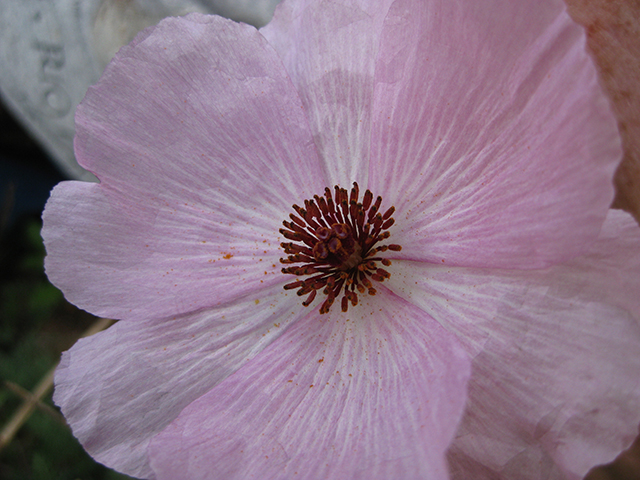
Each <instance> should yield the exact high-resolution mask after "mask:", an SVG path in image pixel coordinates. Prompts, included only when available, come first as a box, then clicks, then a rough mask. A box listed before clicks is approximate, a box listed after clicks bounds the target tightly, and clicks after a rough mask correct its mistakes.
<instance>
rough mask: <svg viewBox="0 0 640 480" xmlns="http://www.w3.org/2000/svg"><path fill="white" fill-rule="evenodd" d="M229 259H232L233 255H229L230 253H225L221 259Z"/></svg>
mask: <svg viewBox="0 0 640 480" xmlns="http://www.w3.org/2000/svg"><path fill="white" fill-rule="evenodd" d="M231 257H233V255H231V254H230V253H227V254H226V255H224V256H223V257H222V258H225V259H227V260H229V259H230V258H231Z"/></svg>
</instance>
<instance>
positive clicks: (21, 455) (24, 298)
mask: <svg viewBox="0 0 640 480" xmlns="http://www.w3.org/2000/svg"><path fill="white" fill-rule="evenodd" d="M278 1H279V0H199V1H198V0H32V1H29V2H24V1H22V0H0V99H1V102H0V480H50V479H60V480H66V479H69V480H76V479H81V480H94V479H95V480H102V479H104V480H116V479H127V478H129V477H127V476H124V475H120V474H118V473H115V472H113V471H111V470H109V469H106V468H104V467H103V466H101V465H99V464H97V463H95V462H94V461H93V460H92V459H91V458H90V457H89V456H88V455H87V454H86V453H85V452H84V450H83V449H82V447H81V446H80V445H79V444H78V443H77V441H76V440H75V438H74V437H73V435H72V434H71V432H70V430H69V428H68V426H67V425H66V423H65V420H64V418H63V417H62V415H61V414H60V413H59V411H58V409H57V407H55V405H54V404H53V402H52V400H51V391H52V374H53V369H54V368H55V365H56V364H57V362H58V360H59V357H60V353H61V352H62V351H63V350H66V349H68V348H69V347H71V345H73V343H75V341H76V340H77V339H78V338H79V337H81V336H83V335H88V334H92V333H95V332H96V331H99V330H100V329H103V328H106V327H108V326H109V325H110V324H111V322H110V321H109V320H105V319H98V318H95V317H93V316H92V315H90V314H88V313H87V312H84V311H82V310H79V309H77V308H76V307H74V306H73V305H71V304H69V303H68V302H66V301H65V300H64V298H63V296H62V294H61V293H60V291H59V290H58V289H57V288H55V287H54V286H53V285H51V284H50V283H49V282H48V280H47V277H46V275H45V274H44V268H43V260H44V255H45V251H44V246H43V244H42V239H41V238H40V229H41V227H42V222H41V219H40V216H41V213H42V209H43V207H44V204H45V202H46V200H47V198H48V196H49V192H50V190H51V188H52V187H53V186H54V185H55V184H56V183H58V182H60V181H62V180H65V179H82V180H87V181H93V180H95V179H94V178H93V176H92V175H91V174H89V173H88V172H86V171H84V170H83V169H82V168H81V167H79V166H78V165H77V163H76V162H75V159H74V156H73V145H72V140H73V134H74V133H73V132H74V128H73V114H74V111H75V107H76V106H77V104H78V102H79V101H80V100H81V99H82V97H83V96H84V93H85V91H86V89H87V88H88V86H89V85H91V84H93V83H95V82H96V81H97V80H98V78H99V77H100V74H101V72H102V69H103V68H104V67H105V66H106V64H107V63H108V62H109V60H110V59H111V57H112V56H113V55H114V54H115V52H116V51H117V50H118V48H120V47H121V46H122V45H125V44H126V43H128V42H129V41H130V40H131V39H132V38H133V37H134V36H135V34H136V33H137V32H138V31H139V30H140V29H142V28H145V27H147V26H150V25H154V24H155V23H157V22H158V21H159V20H160V19H161V18H163V17H165V16H169V15H183V14H186V13H189V12H194V11H199V12H203V13H217V14H221V15H224V16H227V17H229V18H233V19H234V20H238V21H245V22H247V23H251V24H254V25H256V26H261V25H264V24H266V23H267V22H268V21H269V19H270V18H271V15H272V13H273V10H274V8H275V5H276V4H277V3H278ZM567 3H568V5H569V10H570V13H571V14H572V15H573V17H574V19H576V21H578V22H579V23H582V24H583V25H585V27H586V28H587V32H588V34H589V41H590V47H591V48H592V50H593V53H594V56H595V58H596V61H597V62H598V64H599V66H600V69H601V76H602V80H603V84H604V86H605V88H606V89H607V90H608V92H609V94H610V96H611V97H612V98H613V99H614V108H615V109H616V115H617V116H618V118H619V120H620V124H621V131H622V133H623V141H624V142H625V162H624V164H623V167H622V168H621V172H619V174H618V178H617V183H618V197H617V199H616V205H617V206H619V207H621V208H625V209H626V210H629V211H631V212H633V213H634V214H635V215H636V218H639V217H640V215H639V212H640V208H639V205H640V201H638V199H640V195H638V192H639V191H640V188H638V182H639V181H640V174H638V172H639V171H640V168H638V164H639V163H638V151H640V149H639V148H637V146H636V140H637V139H640V131H639V130H640V120H639V119H640V113H639V112H640V88H639V86H638V85H639V83H640V80H639V79H640V27H639V25H640V20H639V19H640V5H639V2H637V1H636V0H607V1H606V2H605V1H604V0H568V1H567ZM612 6H614V7H615V6H617V10H616V12H617V13H616V12H613V13H612V12H611V7H612ZM603 9H605V10H606V12H605V13H603V12H604V10H603ZM616 15H617V16H616ZM629 18H631V20H632V21H631V23H629V21H628V20H629ZM625 22H626V23H625ZM634 22H635V23H634ZM596 24H597V25H598V28H595V27H594V26H593V25H596ZM625 28H626V29H627V30H626V31H625V30H624V29H625ZM621 29H622V30H621ZM622 90H624V91H625V92H627V95H626V97H625V99H624V101H623V100H621V99H619V98H618V97H620V95H619V93H620V91H622ZM629 92H630V93H629ZM616 98H618V100H616ZM638 142H640V140H638ZM639 145H640V143H639ZM587 478H588V479H589V480H612V479H617V480H639V479H640V442H638V441H636V444H635V445H634V447H632V449H631V450H629V451H628V452H626V453H625V454H623V455H622V456H621V457H619V459H618V460H617V461H616V462H614V464H612V465H609V466H606V467H601V468H598V469H595V470H594V471H592V472H591V473H590V474H589V476H588V477H587Z"/></svg>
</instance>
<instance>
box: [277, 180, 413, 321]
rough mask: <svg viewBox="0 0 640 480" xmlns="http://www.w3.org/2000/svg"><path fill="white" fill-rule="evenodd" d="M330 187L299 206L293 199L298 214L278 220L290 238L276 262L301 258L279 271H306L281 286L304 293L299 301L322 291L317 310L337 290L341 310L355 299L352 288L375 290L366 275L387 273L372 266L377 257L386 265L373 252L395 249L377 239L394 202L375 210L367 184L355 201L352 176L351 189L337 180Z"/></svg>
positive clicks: (380, 278) (380, 276)
mask: <svg viewBox="0 0 640 480" xmlns="http://www.w3.org/2000/svg"><path fill="white" fill-rule="evenodd" d="M334 190H335V191H334V193H333V195H332V193H331V190H330V189H329V188H325V190H324V197H321V196H318V195H314V197H313V200H305V201H304V208H302V207H299V206H298V205H293V209H294V210H295V211H296V213H297V214H298V215H299V216H296V215H294V214H293V213H292V214H290V215H289V217H290V218H291V220H292V221H291V222H287V221H284V222H282V223H283V225H284V226H285V227H286V228H281V229H280V233H281V234H282V235H283V236H284V237H285V238H286V239H288V240H292V242H289V243H287V242H285V243H281V244H280V245H281V246H282V248H284V251H285V253H286V254H288V257H287V258H281V259H280V262H281V263H285V264H295V263H300V264H303V265H301V266H291V267H286V268H283V269H282V273H287V274H292V275H297V276H307V275H309V276H310V277H309V278H306V279H304V280H302V279H298V280H296V281H295V282H292V283H289V284H287V285H285V286H284V288H285V289H286V290H291V289H295V288H297V289H298V291H297V294H298V295H300V296H303V295H308V296H307V299H306V300H305V301H304V302H302V304H303V305H304V306H305V307H307V306H309V305H310V304H311V302H313V300H314V299H315V298H316V294H317V292H318V291H322V293H324V294H325V295H326V296H327V298H326V300H325V301H324V302H323V304H322V306H321V307H320V313H327V312H329V310H330V309H331V305H333V303H334V301H335V300H336V298H338V296H339V295H340V293H341V292H343V296H342V311H343V312H346V311H347V310H348V308H349V303H351V305H352V306H356V305H357V304H358V293H360V294H364V293H365V292H366V293H368V294H369V295H375V294H376V289H375V288H374V287H373V284H372V283H371V280H374V281H376V282H382V281H384V279H385V278H389V277H390V276H391V275H390V274H389V272H387V271H386V270H385V269H383V268H380V267H379V266H378V262H380V263H382V265H384V266H387V267H388V266H389V265H391V261H390V260H389V259H386V258H380V257H378V256H377V255H378V253H381V252H385V251H387V250H392V251H400V250H401V247H400V245H395V244H391V245H377V244H378V243H379V242H380V241H382V240H386V239H387V238H389V232H388V231H387V229H388V228H389V227H391V225H393V223H394V219H393V218H392V217H391V215H393V212H394V211H395V208H394V207H391V208H389V209H388V210H387V211H386V212H385V213H384V214H382V213H380V212H379V210H380V205H381V204H382V197H377V198H376V201H375V203H373V205H372V202H373V194H372V193H371V191H369V190H367V191H366V192H365V193H364V197H363V199H362V203H358V197H359V188H358V184H357V183H355V182H354V184H353V188H352V189H351V194H349V192H347V190H345V189H344V188H340V187H338V186H337V185H336V186H335V187H334ZM293 242H297V243H293ZM376 245H377V246H376ZM356 291H357V292H358V293H356Z"/></svg>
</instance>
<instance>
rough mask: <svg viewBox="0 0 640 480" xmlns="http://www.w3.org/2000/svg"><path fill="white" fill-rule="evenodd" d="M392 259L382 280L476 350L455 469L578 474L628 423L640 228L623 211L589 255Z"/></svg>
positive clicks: (638, 325)
mask: <svg viewBox="0 0 640 480" xmlns="http://www.w3.org/2000/svg"><path fill="white" fill-rule="evenodd" d="M394 267H395V269H394V273H393V274H392V277H391V279H390V280H389V282H388V285H389V288H391V289H392V290H393V291H395V292H397V293H398V294H399V295H401V296H403V297H405V298H406V299H407V300H409V301H411V302H413V303H415V304H416V305H418V306H420V307H421V308H423V309H424V310H425V311H427V312H428V313H429V314H430V315H431V316H433V318H435V319H436V320H438V322H439V323H441V324H442V325H443V326H445V328H447V329H448V330H449V331H452V332H454V333H455V334H456V335H457V336H458V338H459V340H460V342H461V343H462V344H463V346H464V347H465V348H466V350H467V351H468V352H469V354H470V355H471V356H472V357H473V358H474V360H473V373H472V377H471V380H470V383H469V395H470V398H469V402H468V405H467V411H466V414H465V417H464V421H463V423H462V425H461V427H460V429H459V431H458V437H457V438H456V440H455V442H454V444H453V447H452V450H451V453H450V459H451V464H452V466H453V467H452V468H453V470H454V472H455V475H454V478H460V479H465V478H471V477H473V478H479V479H485V478H486V479H503V478H504V479H505V480H506V479H511V478H518V479H522V480H527V479H530V480H534V479H535V480H537V479H539V478H547V477H546V476H545V475H547V474H548V475H551V478H565V475H566V478H569V479H578V478H582V477H583V476H584V475H585V474H586V473H587V471H588V470H589V468H591V467H592V466H594V465H596V464H600V463H606V462H609V461H611V460H613V458H614V457H615V456H616V455H617V454H618V453H620V451H622V450H623V449H624V448H626V447H628V446H629V444H630V443H631V441H632V440H633V438H634V437H635V436H636V435H637V431H638V430H637V429H638V423H639V422H640V376H639V375H638V372H640V313H639V312H640V296H639V295H638V292H640V229H639V228H638V226H637V224H636V223H635V222H634V220H633V219H632V218H631V216H630V215H628V214H626V213H624V212H621V211H614V210H612V211H611V212H610V213H609V215H608V217H607V220H606V222H605V224H604V226H603V230H602V233H601V234H600V236H599V238H598V240H597V241H596V242H595V243H594V244H593V246H592V248H591V250H590V251H589V252H588V253H587V254H586V255H584V256H581V257H578V258H576V259H574V260H572V261H570V262H568V263H566V264H564V265H558V266H555V267H551V268H548V269H545V270H535V271H526V272H522V271H515V270H514V271H508V270H502V271H500V270H489V269H486V270H485V269H466V268H460V267H446V266H437V265H429V264H423V263H413V262H403V261H398V262H394ZM386 283H387V282H385V284H386Z"/></svg>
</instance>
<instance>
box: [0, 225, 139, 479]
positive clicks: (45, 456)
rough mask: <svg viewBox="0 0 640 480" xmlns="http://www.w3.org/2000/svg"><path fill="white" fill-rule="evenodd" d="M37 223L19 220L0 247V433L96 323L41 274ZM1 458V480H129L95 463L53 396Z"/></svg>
mask: <svg viewBox="0 0 640 480" xmlns="http://www.w3.org/2000/svg"><path fill="white" fill-rule="evenodd" d="M40 228H41V222H40V220H39V219H37V218H31V219H23V220H22V221H21V222H19V223H18V224H17V225H16V226H15V227H14V228H13V229H12V231H10V232H8V233H7V235H6V236H5V237H4V238H2V239H1V242H0V427H2V426H4V425H6V423H7V422H8V421H9V420H10V419H11V417H12V416H13V415H14V413H15V412H16V410H17V409H18V408H19V407H20V405H21V403H22V399H21V397H20V396H19V395H18V394H16V393H15V392H14V391H12V390H11V388H9V383H7V382H11V383H12V384H16V385H19V386H21V387H22V388H24V389H26V390H32V389H33V388H34V386H35V385H36V384H37V383H38V382H39V381H40V380H41V379H42V377H43V376H45V375H46V374H47V372H48V371H49V370H50V369H51V368H52V367H53V366H54V365H55V364H56V362H57V361H58V358H59V355H60V351H61V350H62V349H65V348H68V347H69V346H70V345H71V344H73V342H74V341H75V340H76V339H77V338H78V336H79V335H80V333H81V332H82V331H83V330H84V329H86V328H87V327H88V326H89V325H90V324H91V322H92V321H93V319H92V318H91V317H90V316H89V315H88V314H86V313H85V312H82V311H79V310H78V309H76V308H75V307H73V306H71V305H69V304H68V303H67V302H66V301H65V300H64V298H63V296H62V294H61V293H60V291H59V290H58V289H57V288H56V287H54V286H53V285H51V284H50V283H49V281H48V280H47V277H46V275H45V274H44V263H43V262H44V255H45V250H44V246H43V244H42V239H41V238H40ZM43 403H44V404H46V405H48V406H49V407H51V409H52V411H53V412H54V413H51V411H49V412H47V411H45V410H44V409H42V408H38V409H36V410H35V411H34V413H33V414H32V415H31V416H30V417H29V419H28V420H27V422H26V423H25V424H24V425H23V426H22V428H21V429H20V430H19V431H18V433H17V435H16V436H15V437H14V439H13V441H12V442H11V443H9V445H7V446H6V447H5V448H4V450H2V451H1V452H0V478H1V479H2V480H126V479H128V478H130V477H127V476H125V475H121V474H118V473H116V472H114V471H112V470H109V469H107V468H105V467H104V466H102V465H100V464H98V463H96V462H95V461H94V460H93V459H92V458H91V457H90V456H89V455H87V453H86V452H85V451H84V450H83V449H82V447H81V446H80V444H79V443H78V441H77V440H76V439H75V438H74V437H73V435H72V433H71V431H70V430H69V427H68V426H67V425H66V424H65V423H64V419H63V417H62V416H61V415H59V414H56V413H55V412H57V411H58V410H57V408H56V407H55V405H54V404H53V402H52V400H51V395H49V396H48V397H47V398H45V399H44V401H43Z"/></svg>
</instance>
